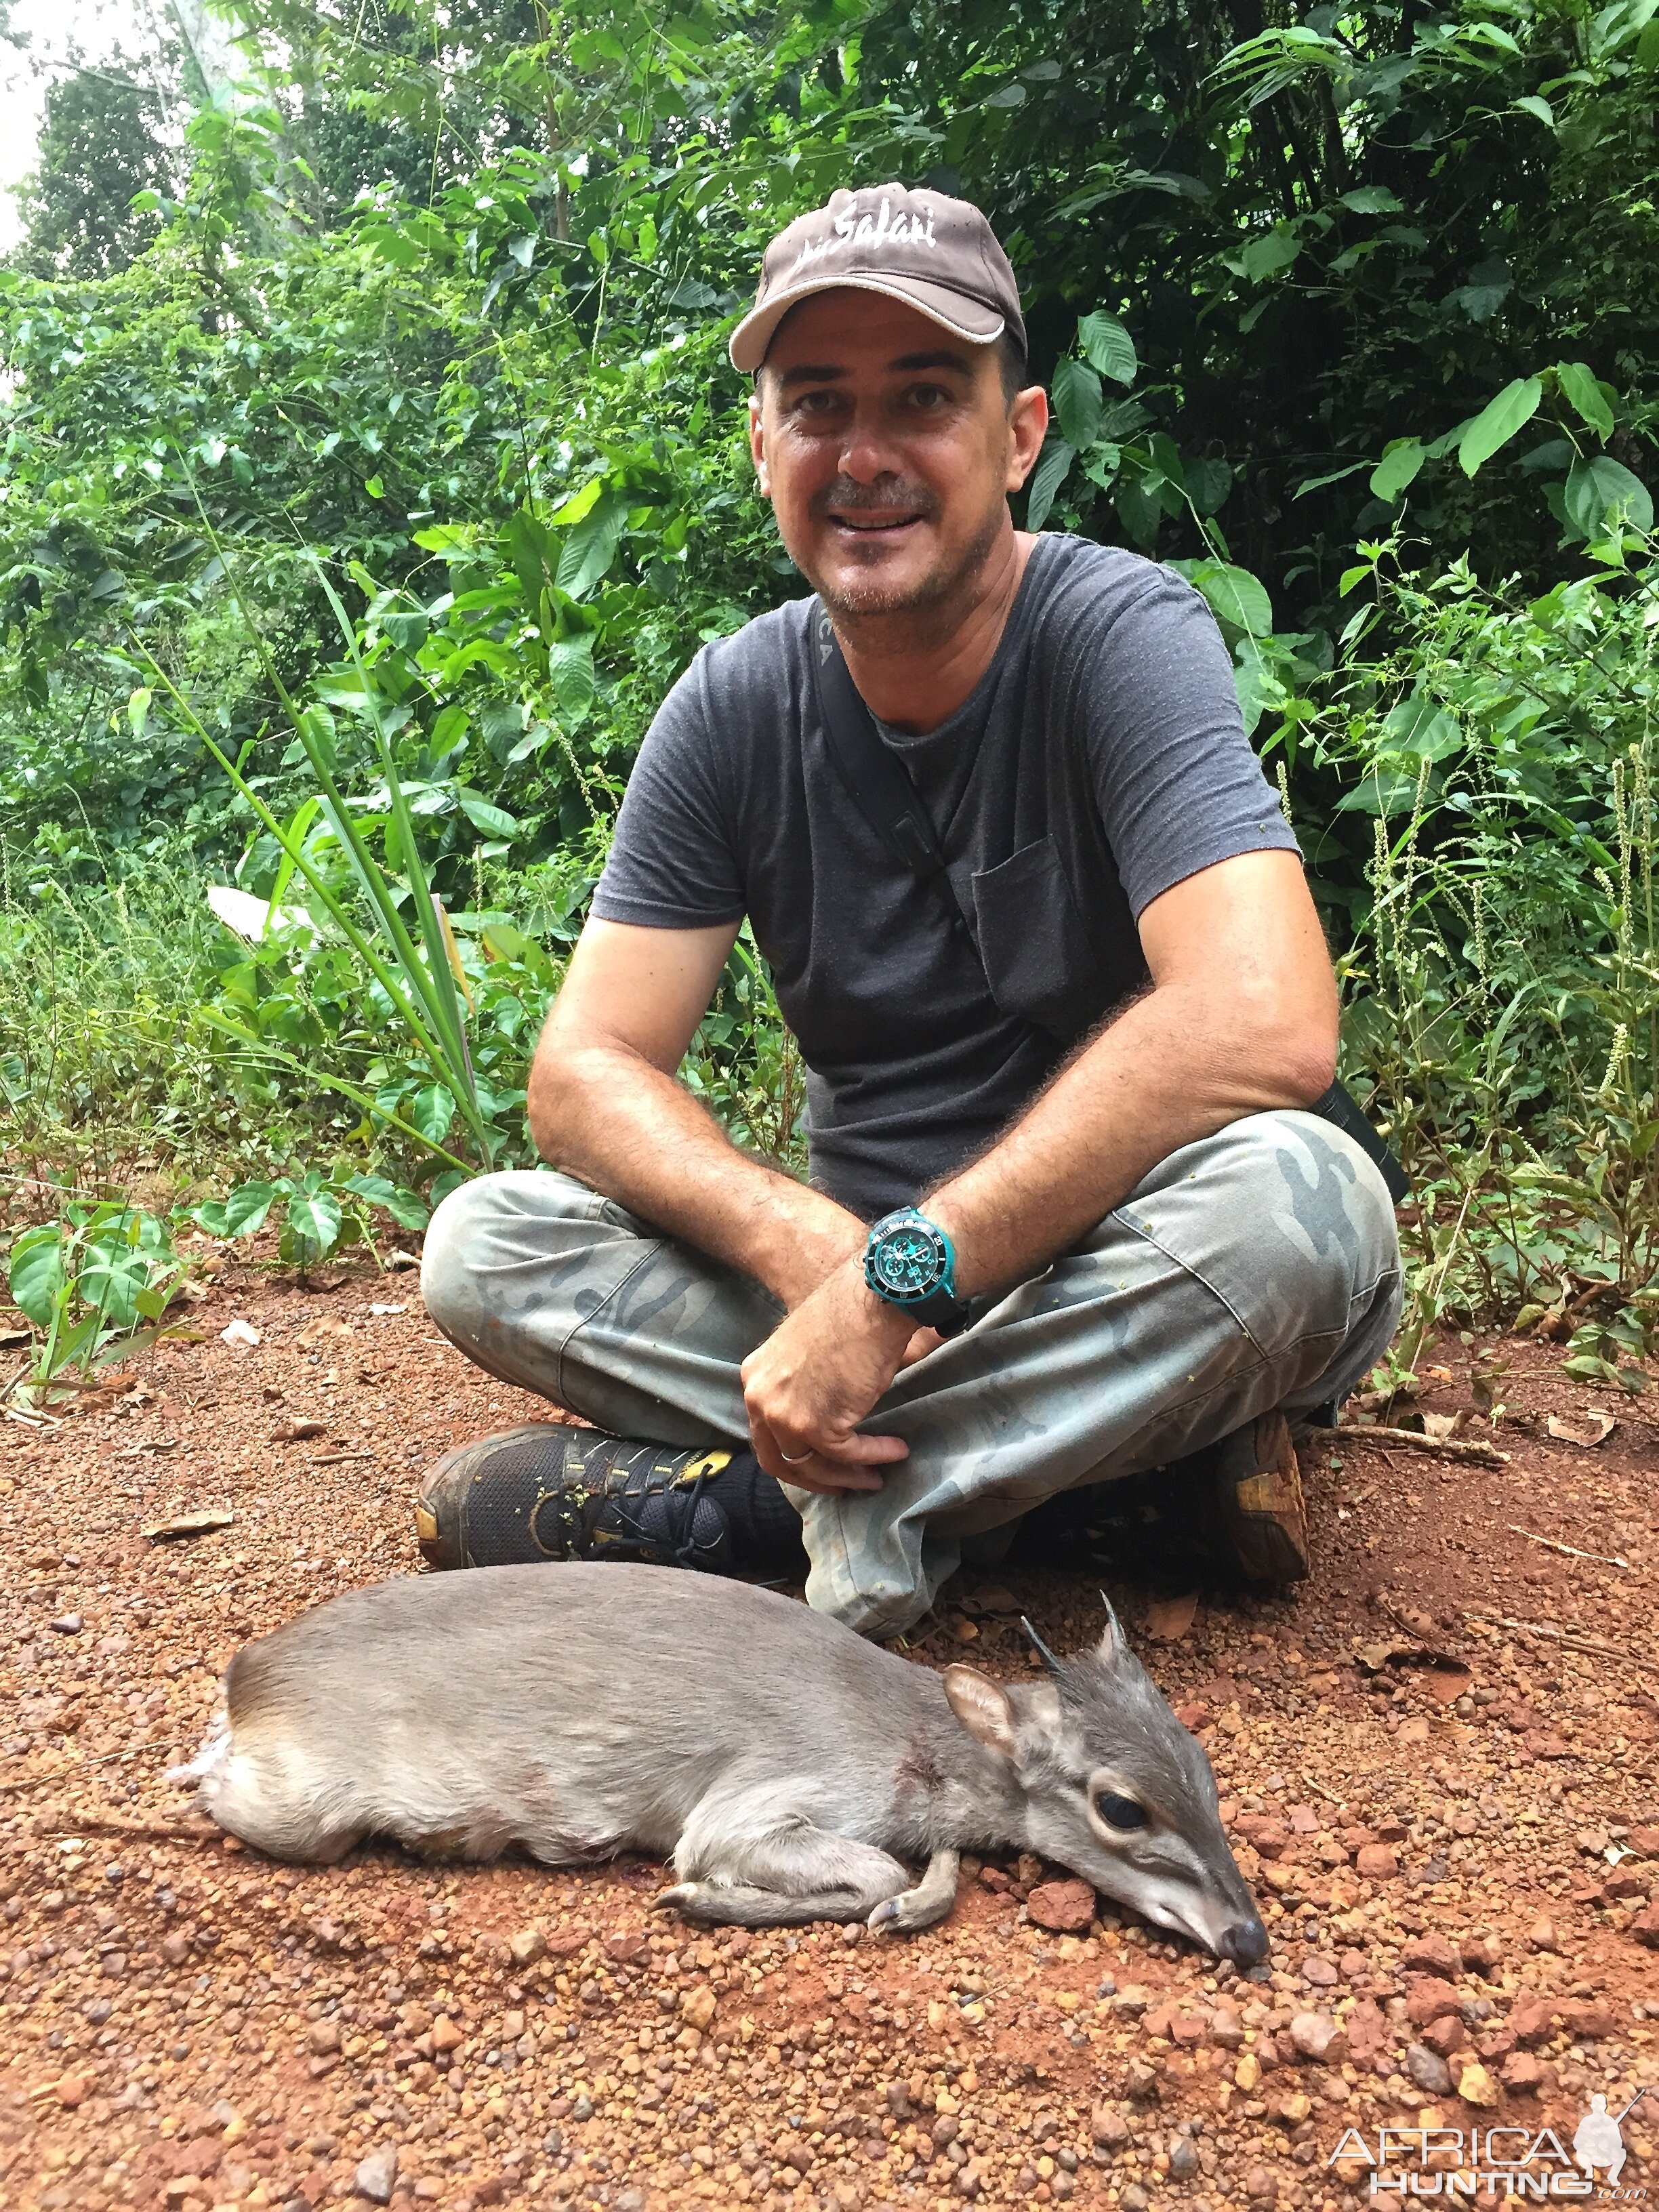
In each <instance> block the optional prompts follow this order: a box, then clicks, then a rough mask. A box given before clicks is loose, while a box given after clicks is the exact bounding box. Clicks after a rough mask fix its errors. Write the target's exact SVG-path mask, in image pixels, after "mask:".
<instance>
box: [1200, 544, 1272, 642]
mask: <svg viewBox="0 0 1659 2212" xmlns="http://www.w3.org/2000/svg"><path fill="white" fill-rule="evenodd" d="M1189 580H1190V581H1191V582H1192V583H1193V584H1194V586H1196V587H1197V589H1198V590H1199V591H1200V592H1203V594H1204V596H1205V598H1206V599H1207V600H1208V601H1209V603H1210V608H1211V611H1212V613H1213V614H1214V616H1215V617H1216V619H1217V621H1218V622H1219V623H1223V624H1225V626H1226V628H1228V629H1234V630H1242V631H1243V632H1244V633H1245V634H1246V635H1249V636H1250V637H1266V636H1267V634H1268V632H1269V631H1270V630H1271V629H1272V628H1273V601H1272V600H1271V599H1269V598H1268V596H1267V587H1266V586H1265V585H1263V584H1262V583H1261V582H1260V580H1258V579H1257V578H1256V577H1255V576H1253V575H1252V574H1250V572H1249V569H1248V568H1234V567H1233V566H1232V565H1231V562H1225V561H1200V562H1199V564H1198V566H1197V567H1196V568H1194V569H1193V570H1192V571H1191V573H1190V578H1189Z"/></svg>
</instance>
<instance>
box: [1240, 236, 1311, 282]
mask: <svg viewBox="0 0 1659 2212" xmlns="http://www.w3.org/2000/svg"><path fill="white" fill-rule="evenodd" d="M1301 251H1302V241H1301V240H1300V239H1299V238H1297V235H1296V234H1295V233H1294V232H1293V231H1290V230H1285V229H1283V228H1274V229H1273V230H1270V231H1268V232H1267V234H1266V236H1265V237H1262V238H1253V239H1252V240H1250V242H1249V245H1248V246H1246V247H1245V248H1244V250H1243V252H1242V253H1241V254H1240V255H1239V257H1238V273H1239V275H1240V276H1248V277H1249V280H1250V282H1251V283H1253V284H1260V283H1261V282H1262V281H1263V280H1264V278H1266V277H1268V276H1277V275H1278V274H1279V270H1281V269H1288V268H1289V267H1290V265H1291V263H1292V262H1293V261H1294V260H1295V259H1296V257H1297V254H1298V253H1300V252H1301Z"/></svg>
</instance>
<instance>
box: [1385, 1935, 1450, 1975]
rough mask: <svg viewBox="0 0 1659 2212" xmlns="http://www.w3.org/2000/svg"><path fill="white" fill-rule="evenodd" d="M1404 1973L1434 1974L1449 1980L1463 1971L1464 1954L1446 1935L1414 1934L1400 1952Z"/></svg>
mask: <svg viewBox="0 0 1659 2212" xmlns="http://www.w3.org/2000/svg"><path fill="white" fill-rule="evenodd" d="M1400 1966H1401V1972H1402V1973H1407V1974H1434V1975H1437V1977H1438V1978H1439V1979H1440V1980H1442V1981H1443V1982H1449V1981H1450V1980H1452V1979H1453V1978H1454V1977H1455V1976H1456V1975H1458V1974H1461V1973H1462V1971H1463V1959H1462V1953H1461V1952H1460V1951H1459V1949H1458V1948H1457V1946H1456V1945H1455V1943H1453V1942H1449V1940H1448V1939H1447V1938H1446V1937H1445V1936H1441V1935H1430V1936H1413V1938H1412V1940H1411V1942H1409V1943H1407V1946H1406V1948H1405V1949H1404V1950H1403V1951H1401V1954H1400Z"/></svg>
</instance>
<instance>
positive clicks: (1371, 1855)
mask: <svg viewBox="0 0 1659 2212" xmlns="http://www.w3.org/2000/svg"><path fill="white" fill-rule="evenodd" d="M1354 1869H1355V1871H1356V1873H1358V1874H1363V1875H1364V1876H1365V1878H1366V1880H1367V1881H1393V1879H1394V1877H1395V1875H1397V1874H1398V1873H1399V1871H1400V1862H1399V1860H1398V1859H1397V1858H1396V1857H1395V1855H1394V1853H1393V1852H1392V1851H1391V1850H1389V1847H1388V1845H1387V1844H1362V1845H1361V1846H1360V1848H1359V1850H1358V1852H1356V1854H1355V1855H1354Z"/></svg>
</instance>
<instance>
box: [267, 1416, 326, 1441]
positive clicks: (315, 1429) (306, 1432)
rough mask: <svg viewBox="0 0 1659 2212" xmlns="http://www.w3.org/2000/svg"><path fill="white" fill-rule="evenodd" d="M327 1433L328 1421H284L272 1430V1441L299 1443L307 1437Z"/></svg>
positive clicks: (323, 1435)
mask: <svg viewBox="0 0 1659 2212" xmlns="http://www.w3.org/2000/svg"><path fill="white" fill-rule="evenodd" d="M327 1434H328V1423H327V1422H326V1421H313V1420H310V1419H307V1420H299V1421H283V1423H281V1424H280V1425H279V1426H277V1427H276V1428H274V1429H273V1430H272V1431H271V1432H270V1441H271V1442H272V1443H274V1444H298V1443H304V1442H305V1440H306V1438H307V1437H325V1436H326V1435H327Z"/></svg>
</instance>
